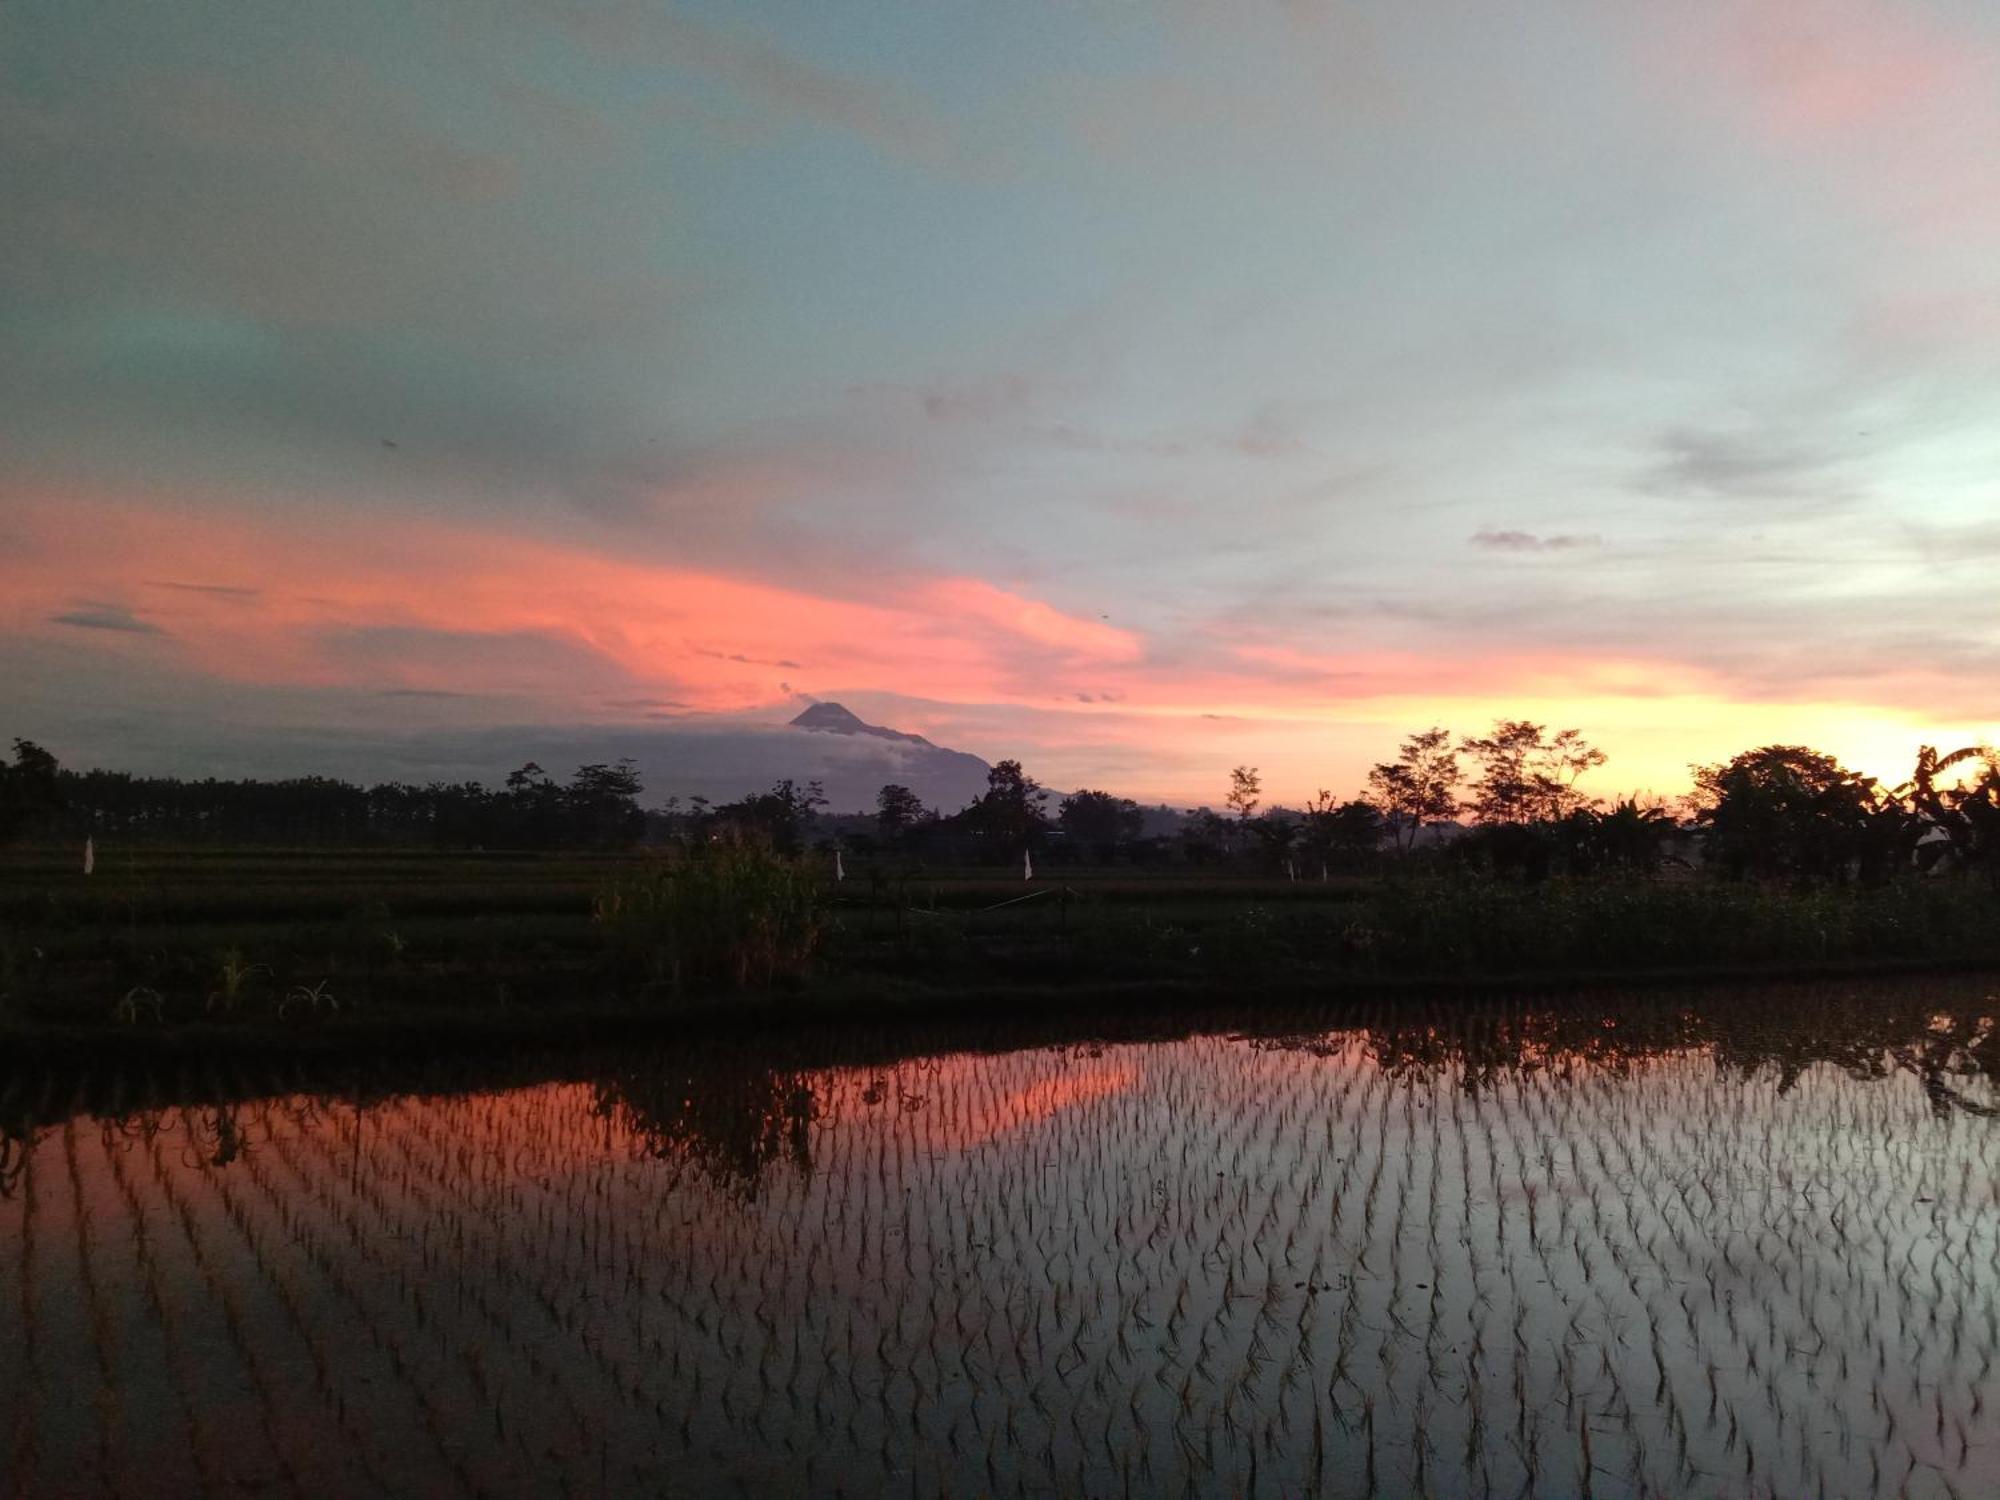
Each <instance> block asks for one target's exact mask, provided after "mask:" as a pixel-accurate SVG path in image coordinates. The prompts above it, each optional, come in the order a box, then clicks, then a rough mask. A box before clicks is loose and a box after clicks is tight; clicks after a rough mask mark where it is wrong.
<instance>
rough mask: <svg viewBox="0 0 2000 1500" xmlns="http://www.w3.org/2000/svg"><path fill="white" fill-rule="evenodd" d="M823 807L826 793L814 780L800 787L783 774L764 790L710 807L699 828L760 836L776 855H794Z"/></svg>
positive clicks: (804, 842)
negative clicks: (781, 779)
mask: <svg viewBox="0 0 2000 1500" xmlns="http://www.w3.org/2000/svg"><path fill="white" fill-rule="evenodd" d="M825 806H826V793H825V791H824V790H823V789H822V788H821V786H820V784H819V783H818V782H817V781H808V782H807V783H806V784H805V785H804V786H803V787H801V786H800V785H799V784H798V783H797V782H795V781H793V780H792V779H791V778H790V777H787V778H785V779H784V780H783V781H779V782H775V783H773V784H772V787H771V790H770V791H768V792H757V793H754V794H752V795H751V796H748V797H744V798H742V799H741V800H740V801H736V802H725V803H722V804H721V805H720V806H718V807H715V808H713V809H711V810H710V811H709V813H708V814H707V816H706V817H705V818H704V819H703V820H702V827H703V830H704V831H705V832H707V833H710V834H718V833H722V832H724V831H727V830H734V831H735V832H737V833H739V834H751V835H754V836H760V837H762V838H764V839H766V840H768V841H769V843H770V845H771V847H772V848H773V849H775V850H777V851H778V852H779V853H780V854H797V853H798V852H799V851H800V850H801V849H803V848H804V847H805V845H806V841H807V840H808V839H809V838H810V836H811V833H812V826H813V823H814V821H815V820H816V819H817V817H818V816H819V810H820V809H821V808H822V807H825Z"/></svg>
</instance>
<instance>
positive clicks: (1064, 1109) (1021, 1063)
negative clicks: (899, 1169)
mask: <svg viewBox="0 0 2000 1500" xmlns="http://www.w3.org/2000/svg"><path fill="white" fill-rule="evenodd" d="M1024 1075H1026V1076H1024ZM1036 1075H1039V1076H1036ZM1138 1081H1139V1070H1138V1069H1137V1068H1135V1067H1133V1066H1132V1065H1131V1064H1130V1063H1122V1062H1121V1063H1112V1062H1109V1061H1105V1062H1087V1061H1085V1060H1082V1059H1079V1058H1076V1057H1072V1056H1067V1055H1065V1054H1063V1053H1059V1052H1051V1053H1042V1052H1030V1053H1018V1054H1014V1055H1012V1056H1008V1057H1001V1058H993V1057H984V1056H947V1057H938V1058H932V1059H929V1060H927V1061H924V1062H922V1063H902V1064H897V1065H895V1066H892V1067H888V1068H880V1069H877V1068H843V1069H840V1070H838V1071H836V1072H834V1073H832V1074H830V1075H828V1076H827V1079H826V1091H827V1098H828V1099H829V1101H830V1104H829V1107H828V1109H827V1113H826V1115H825V1117H824V1118H823V1119H822V1121H821V1123H820V1129H821V1130H822V1131H823V1132H827V1133H831V1134H835V1135H839V1134H845V1133H852V1132H857V1131H866V1130H868V1129H870V1128H872V1127H874V1126H876V1125H877V1124H879V1123H880V1121H881V1119H882V1118H883V1117H884V1114H885V1112H887V1111H897V1112H908V1113H911V1114H914V1115H917V1116H918V1117H919V1119H918V1124H917V1127H916V1128H915V1129H914V1130H913V1132H912V1134H913V1137H914V1139H915V1140H916V1141H918V1142H920V1143H921V1144H922V1146H923V1147H924V1148H925V1149H927V1150H932V1151H970V1150H972V1149H974V1148H975V1147H978V1146H984V1145H987V1144H988V1143H990V1142H993V1141H996V1140H1000V1139H1002V1138H1004V1137H1006V1136H1009V1135H1011V1134H1013V1133H1014V1132H1016V1131H1021V1130H1029V1129H1032V1128H1034V1127H1035V1126H1038V1125H1044V1124H1046V1123H1048V1122H1049V1121H1050V1120H1053V1119H1055V1118H1057V1117H1058V1116H1060V1115H1064V1114H1067V1113H1068V1112H1070V1111H1071V1110H1076V1109H1081V1108H1083V1107H1084V1106H1085V1105H1088V1104H1092V1103H1095V1102H1096V1101H1097V1100H1100V1099H1108V1098H1111V1097H1112V1096H1114V1095H1117V1094H1123V1093H1126V1092H1128V1091H1130V1090H1131V1089H1132V1088H1133V1086H1134V1085H1136V1084H1137V1083H1138Z"/></svg>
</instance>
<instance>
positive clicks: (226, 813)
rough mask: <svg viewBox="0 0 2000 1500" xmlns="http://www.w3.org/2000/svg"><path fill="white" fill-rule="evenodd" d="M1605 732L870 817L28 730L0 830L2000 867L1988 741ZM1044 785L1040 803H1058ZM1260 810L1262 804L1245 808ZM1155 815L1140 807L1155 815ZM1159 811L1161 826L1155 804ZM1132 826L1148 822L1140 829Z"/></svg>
mask: <svg viewBox="0 0 2000 1500" xmlns="http://www.w3.org/2000/svg"><path fill="white" fill-rule="evenodd" d="M1606 759H1607V757H1606V756H1605V754H1604V752H1603V751H1601V750H1599V749H1597V748H1596V747H1595V746H1593V745H1591V744H1590V743H1589V742H1588V741H1587V740H1585V739H1584V737H1583V736H1582V734H1581V733H1579V732H1578V731H1577V730H1575V729H1561V730H1551V729H1549V728H1548V727H1547V726H1544V725H1540V724H1536V723H1533V722H1532V721H1529V720H1525V719H1503V720H1501V721H1499V722H1497V723H1495V724H1494V725H1493V727H1492V729H1491V730H1490V731H1489V732H1487V733H1485V734H1482V735H1468V736H1458V737H1455V736H1454V735H1453V734H1452V733H1451V731H1449V730H1448V729H1446V728H1444V727H1442V726H1433V727H1431V728H1428V729H1424V730H1420V731H1417V732H1415V733H1413V734H1411V735H1409V736H1407V737H1406V738H1405V739H1404V740H1403V741H1402V743H1401V745H1400V746H1399V747H1398V750H1397V754H1396V756H1395V758H1394V759H1392V760H1388V761H1383V762H1381V763H1379V764H1377V765H1375V766H1373V767H1372V768H1371V769H1370V770H1369V772H1368V775H1367V779H1366V785H1365V787H1364V788H1363V790H1362V791H1361V792H1360V793H1359V794H1358V795H1356V796H1354V797H1351V798H1348V799H1345V800H1342V799H1338V798H1336V797H1334V796H1333V795H1332V794H1331V793H1330V792H1328V791H1326V790H1324V789H1322V790H1320V791H1318V792H1317V793H1316V794H1315V795H1314V796H1313V798H1311V799H1310V800H1309V801H1307V802H1306V803H1305V804H1304V805H1303V806H1301V807H1296V808H1294V807H1283V806H1271V807H1266V806H1265V805H1264V801H1263V786H1262V780H1261V777H1260V775H1259V773H1258V771H1257V769H1256V768H1255V767H1251V766H1237V767H1235V768H1234V769H1233V770H1232V771H1231V772H1230V779H1229V784H1228V788H1227V792H1226V794H1225V797H1224V799H1223V805H1224V807H1225V808H1226V809H1227V811H1226V812H1216V811H1214V810H1212V809H1210V808H1207V807H1196V808H1191V809H1186V810H1185V811H1183V812H1179V813H1175V812H1173V811H1172V810H1170V809H1155V810H1150V811H1149V810H1148V809H1146V808H1142V807H1141V806H1140V805H1139V804H1138V803H1137V802H1135V801H1133V800H1132V799H1130V798H1126V797H1119V796H1116V795H1114V794H1113V793H1110V792H1107V791H1103V790H1099V789H1094V788H1086V789H1083V790H1079V791H1076V792H1072V793H1070V794H1069V795H1067V796H1063V797H1059V798H1058V797H1055V796H1054V795H1053V794H1052V793H1051V792H1050V791H1049V790H1048V789H1047V788H1046V787H1044V786H1042V785H1041V784H1040V783H1039V782H1038V781H1036V780H1035V778H1034V777H1032V776H1030V775H1029V774H1028V773H1027V772H1026V770H1025V769H1024V768H1023V767H1022V764H1021V762H1019V761H1018V760H1002V761H1000V762H999V763H998V764H996V765H994V766H993V767H992V768H991V770H990V771H989V773H988V776H987V786H986V790H985V791H984V792H983V793H982V794H980V795H979V796H978V797H977V798H975V799H974V800H973V801H972V802H971V803H970V804H968V805H967V806H965V807H964V808H961V809H960V810H958V811H957V812H952V813H945V812H941V811H939V810H936V809H932V808H929V807H927V806H925V804H924V802H923V800H922V798H921V797H919V796H918V795H917V794H916V793H915V792H914V791H912V790H911V789H910V788H909V787H907V786H902V785H899V784H894V783H892V784H889V785H886V786H884V787H883V788H882V789H881V791H880V793H879V794H878V796H877V799H876V807H875V810H874V813H873V815H872V816H868V815H852V814H850V815H829V814H828V813H827V811H826V807H827V800H826V796H825V793H824V791H823V790H822V788H821V786H820V784H819V783H818V782H816V781H806V782H798V781H793V780H781V781H779V782H777V783H776V784H774V785H773V786H772V787H771V788H770V790H768V791H764V792H757V793H752V794H750V795H748V796H745V797H742V798H739V799H737V800H735V801H731V802H724V803H710V802H708V801H707V800H705V799H703V798H699V797H696V798H690V799H689V800H688V801H687V802H686V803H682V802H681V800H680V799H678V798H669V799H667V801H666V803H665V804H664V805H663V806H660V807H657V808H654V809H651V810H647V809H644V808H642V807H641V806H640V803H639V797H640V795H641V793H642V791H643V787H642V785H641V783H640V779H639V776H638V773H637V771H636V769H635V767H634V766H633V764H632V762H631V761H629V760H621V761H618V762H615V763H611V764H605V763H594V764H588V765H582V766H578V767H577V768H576V770H575V771H574V772H572V773H571V775H570V776H569V778H568V779H567V780H566V781H558V780H556V779H555V778H554V777H553V776H551V775H550V774H549V773H548V772H546V771H545V770H543V768H542V767H541V766H539V765H537V764H535V763H534V762H532V761H530V762H528V763H527V764H526V765H523V766H522V767H520V768H519V769H518V770H515V771H513V772H511V773H510V774H509V775H508V776H507V777H506V779H505V781H504V783H503V784H502V785H501V786H499V787H489V786H487V785H485V784H483V783H480V782H473V781H467V782H452V783H447V782H432V783H430V784H428V785H423V786H417V785H412V784H408V783H404V782H381V783H378V784H376V785H373V786H366V787H364V786H359V785H356V784H354V783H351V782H346V781H341V780H337V779H334V778H330V777H320V776H307V777H294V778H286V779H280V780H269V781H263V780H248V779H246V780H219V779H215V778H207V779H203V780H198V781H196V780H184V779H181V778H177V777H160V776H134V775H131V774H128V773H126V772H121V771H102V770H94V771H74V770H67V769H64V768H63V767H61V766H60V765H59V764H58V763H57V762H56V759H55V757H54V756H52V755H51V754H49V752H48V751H46V750H44V749H43V748H42V747H40V746H39V745H36V744H34V743H33V742H31V741H28V740H15V741H14V742H13V759H12V762H11V763H8V762H7V761H4V760H0V841H6V840H12V839H18V838H22V837H30V836H75V837H82V836H84V835H86V834H87V835H90V836H93V837H97V838H107V839H108V838H122V839H127V840H134V841H149V842H162V843H167V842H175V843H210V844H279V845H294V846H314V845H349V846H367V845H383V846H408V847H436V848H457V849H475V848H485V849H523V850H551V849H580V850H616V849H624V848H629V847H632V846H634V845H636V844H638V843H641V842H647V841H650V842H670V841H683V842H684V841H688V840H693V839H702V838H707V837H711V836H714V835H718V834H720V833H722V832H724V831H725V830H733V831H736V832H738V833H743V834H747V835H750V836H753V837H756V838H759V839H761V840H763V841H766V842H768V843H770V844H771V845H772V846H773V847H774V848H776V849H778V850H780V851H781V852H786V853H797V852H801V851H803V850H805V849H808V848H812V847H819V846H824V847H844V848H847V849H850V850H853V851H854V852H856V853H863V854H865V853H871V852H890V853H894V854H897V855H900V856H905V857H910V858H916V859H920V860H924V861H926V862H937V863H982V862H986V863H995V864H1002V863H1010V862H1016V861H1019V860H1020V858H1021V857H1022V855H1023V853H1031V854H1040V855H1042V856H1043V857H1044V858H1046V859H1052V860H1054V861H1056V862H1058V863H1062V862H1077V863H1090V864H1121V863H1129V864H1154V863H1182V864H1188V865H1194V866H1213V867H1223V866H1235V867H1242V868H1250V869H1255V870H1258V871H1261V872H1263V873H1267V874H1289V875H1291V876H1293V877H1294V878H1312V877H1315V876H1323V875H1327V874H1330V873H1333V872H1343V873H1350V872H1360V871H1367V870H1371V869H1376V868H1379V867H1381V866H1383V865H1385V864H1389V863H1393V862H1395V861H1398V860H1409V859H1413V858H1415V859H1420V860H1428V861H1436V862H1440V863H1448V864H1450V865H1453V866H1458V867H1464V868H1472V869H1481V870H1485V871H1487V872H1490V873H1494V874H1499V875H1506V876H1512V877H1518V878H1525V879H1540V878H1546V877H1549V876H1554V875H1599V874H1642V875H1643V874H1652V873H1654V872H1657V871H1658V870H1660V869H1661V868H1662V867H1663V866H1665V865H1669V864H1675V863H1679V864H1689V865H1691V864H1695V863H1699V864H1700V865H1701V866H1703V867H1704V868H1706V869H1708V870H1711V871H1714V872H1717V873H1720V874H1723V875H1726V876H1732V877H1737V878H1746V879H1759V880H1775V881H1785V882H1790V883H1794V884H1806V885H1813V884H1836V883H1844V882H1853V883H1858V884H1879V883H1881V882H1883V881H1886V880H1889V879H1891V878H1893V877H1894V876H1896V875H1898V874H1901V873H1905V872H1909V871H1912V870H1918V871H1925V870H1930V871H1941V870H1945V869H1954V870H1960V871H1970V872H1978V873H1980V874H1982V875H1984V876H1985V877H1986V878H1988V879H1990V880H1993V881H1995V882H1996V883H2000V757H1996V753H1995V752H1994V751H1993V750H1992V749H1990V748H1988V747H1983V746H1967V747H1965V748H1963V749H1959V750H1954V751H1951V752H1948V753H1940V752H1939V751H1938V750H1936V749H1935V748H1934V747H1931V746H1928V745H1926V746H1924V747H1922V748H1921V749H1920V750H1919V751H1918V754H1917V759H1916V764H1915V767H1914V769H1913V771H1912V773H1911V775H1910V778H1909V779H1908V780H1907V781H1906V782H1904V783H1903V784H1902V785H1900V786H1896V787H1887V786H1884V785H1883V784H1881V783H1880V782H1878V781H1877V780H1876V779H1875V778H1873V777H1869V776H1865V775H1862V774H1861V773H1859V772H1856V771H1853V770H1850V769H1849V768H1847V767H1845V766H1843V765H1841V764H1840V762H1839V761H1838V760H1836V759H1835V758H1834V757H1833V756H1831V755H1828V754H1825V753H1824V752H1821V751H1817V750H1812V749H1809V748H1807V747H1805V746H1800V745H1764V746H1760V747H1758V748H1756V749H1752V750H1746V751H1744V752H1742V753H1741V754H1739V755H1736V756H1734V757H1732V758H1731V759H1729V760H1727V761H1723V762H1718V763H1716V764H1712V765H1700V766H1695V767H1692V768H1691V770H1692V773H1693V789H1692V791H1691V792H1690V793H1689V794H1688V795H1687V796H1686V797H1685V798H1684V799H1682V803H1681V807H1680V808H1679V809H1678V815H1677V812H1676V810H1675V809H1672V808H1670V807H1669V806H1668V805H1667V804H1665V803H1663V802H1657V801H1655V802H1642V801H1639V800H1637V799H1633V798H1626V799H1623V800H1620V801H1617V802H1615V803H1613V804H1611V805H1609V806H1606V805H1604V804H1603V803H1602V802H1601V801H1600V800H1599V799H1596V798H1593V797H1591V796H1589V795H1588V794H1587V793H1586V792H1585V791H1584V790H1583V789H1582V788H1581V787H1580V785H1579V782H1580V781H1581V779H1582V778H1583V777H1584V776H1585V775H1586V774H1587V773H1589V772H1590V771H1592V770H1595V769H1596V768H1598V767H1600V766H1602V765H1604V764H1605V763H1606ZM1052 804H1053V805H1052ZM1260 809H1261V810H1260ZM1155 814H1157V815H1158V816H1155ZM1161 824H1165V825H1166V826H1165V828H1164V829H1162V828H1161V827H1159V826H1158V825H1161ZM1149 828H1150V831H1149Z"/></svg>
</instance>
